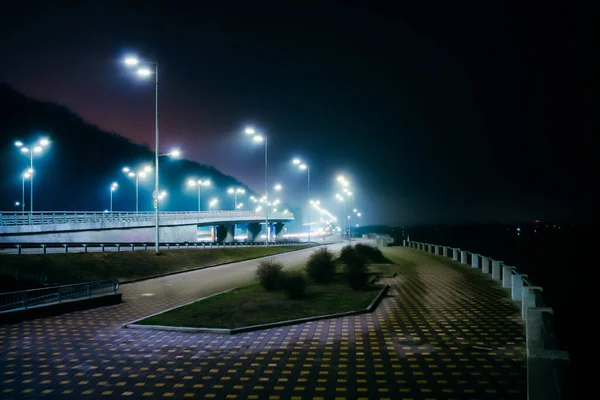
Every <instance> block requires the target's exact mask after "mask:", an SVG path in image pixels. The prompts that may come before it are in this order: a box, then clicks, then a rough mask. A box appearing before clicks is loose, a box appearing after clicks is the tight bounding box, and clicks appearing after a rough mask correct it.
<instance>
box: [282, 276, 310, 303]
mask: <svg viewBox="0 0 600 400" xmlns="http://www.w3.org/2000/svg"><path fill="white" fill-rule="evenodd" d="M281 284H282V286H283V290H284V292H285V294H286V295H287V296H288V297H289V298H290V299H300V298H302V297H305V296H306V278H305V277H304V275H303V274H302V273H301V272H298V271H292V272H284V273H283V275H282V279H281Z"/></svg>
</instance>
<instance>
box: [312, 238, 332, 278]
mask: <svg viewBox="0 0 600 400" xmlns="http://www.w3.org/2000/svg"><path fill="white" fill-rule="evenodd" d="M333 258H334V256H333V253H332V252H330V251H329V250H327V248H325V247H323V248H320V249H318V250H316V251H314V252H313V253H312V254H311V255H310V257H309V258H308V262H307V263H306V274H307V275H308V276H309V277H310V278H311V279H312V280H313V281H315V282H317V283H330V282H331V281H333V278H334V277H335V261H334V259H333Z"/></svg>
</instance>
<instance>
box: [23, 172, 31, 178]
mask: <svg viewBox="0 0 600 400" xmlns="http://www.w3.org/2000/svg"><path fill="white" fill-rule="evenodd" d="M30 176H31V174H30V173H29V172H25V173H24V174H23V178H25V179H29V177H30Z"/></svg>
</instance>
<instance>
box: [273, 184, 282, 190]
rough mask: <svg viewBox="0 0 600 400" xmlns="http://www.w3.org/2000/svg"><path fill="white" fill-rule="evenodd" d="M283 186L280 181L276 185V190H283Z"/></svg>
mask: <svg viewBox="0 0 600 400" xmlns="http://www.w3.org/2000/svg"><path fill="white" fill-rule="evenodd" d="M281 188H282V186H281V185H280V184H279V183H278V184H277V185H275V187H274V189H275V190H278V191H279V190H281Z"/></svg>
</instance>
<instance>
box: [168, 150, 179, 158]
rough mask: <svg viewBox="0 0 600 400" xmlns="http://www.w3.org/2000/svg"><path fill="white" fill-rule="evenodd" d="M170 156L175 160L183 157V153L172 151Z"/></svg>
mask: <svg viewBox="0 0 600 400" xmlns="http://www.w3.org/2000/svg"><path fill="white" fill-rule="evenodd" d="M169 155H170V156H171V157H173V158H179V157H180V156H181V151H180V150H173V151H171V153H169Z"/></svg>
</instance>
